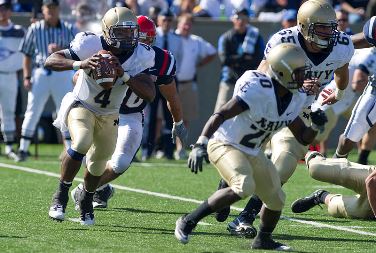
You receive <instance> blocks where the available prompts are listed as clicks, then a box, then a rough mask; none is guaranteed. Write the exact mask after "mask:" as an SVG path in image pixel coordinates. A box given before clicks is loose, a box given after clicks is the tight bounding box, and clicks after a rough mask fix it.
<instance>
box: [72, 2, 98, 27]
mask: <svg viewBox="0 0 376 253" xmlns="http://www.w3.org/2000/svg"><path fill="white" fill-rule="evenodd" d="M72 13H73V15H74V16H75V18H76V27H77V29H78V30H80V31H82V32H85V31H92V32H96V31H95V28H94V27H93V21H95V20H96V13H95V9H94V8H92V7H91V5H89V4H86V3H80V4H78V5H77V7H76V8H75V9H74V10H73V12H72ZM96 30H99V31H101V27H100V25H99V27H98V28H97V29H96Z"/></svg>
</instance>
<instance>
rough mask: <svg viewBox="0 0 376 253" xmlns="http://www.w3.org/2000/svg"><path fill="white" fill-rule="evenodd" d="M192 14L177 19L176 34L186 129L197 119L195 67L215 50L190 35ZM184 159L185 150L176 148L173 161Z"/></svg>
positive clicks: (212, 56)
mask: <svg viewBox="0 0 376 253" xmlns="http://www.w3.org/2000/svg"><path fill="white" fill-rule="evenodd" d="M193 21H194V19H193V16H192V14H183V15H181V16H180V17H179V18H178V26H177V29H176V33H177V34H179V35H180V36H181V37H182V42H183V43H182V45H183V46H182V48H181V51H182V52H183V60H182V63H181V66H180V69H178V73H177V78H178V85H179V86H178V91H179V96H180V99H181V104H182V109H183V120H184V123H185V126H186V128H189V124H190V123H191V122H192V121H193V120H195V119H197V118H198V114H199V100H198V96H199V94H198V87H197V82H196V80H197V67H202V66H204V65H206V64H208V63H209V62H211V61H212V60H214V58H215V56H216V53H217V52H216V49H215V48H214V47H213V46H212V45H211V44H210V43H209V42H207V41H206V40H204V39H203V38H201V37H199V36H197V35H193V34H191V31H192V26H193ZM183 158H186V154H185V149H184V147H182V146H181V145H178V146H177V152H176V156H175V159H183Z"/></svg>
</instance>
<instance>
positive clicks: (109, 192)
mask: <svg viewBox="0 0 376 253" xmlns="http://www.w3.org/2000/svg"><path fill="white" fill-rule="evenodd" d="M114 193H115V188H114V187H112V185H110V184H107V186H106V187H104V188H103V189H102V190H100V191H98V190H96V191H95V193H94V196H93V207H94V208H107V205H108V200H109V199H110V198H112V196H113V195H114Z"/></svg>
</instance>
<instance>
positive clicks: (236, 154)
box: [175, 43, 326, 250]
mask: <svg viewBox="0 0 376 253" xmlns="http://www.w3.org/2000/svg"><path fill="white" fill-rule="evenodd" d="M266 60H267V62H268V64H269V68H268V70H267V71H266V72H265V74H264V73H262V72H260V71H252V70H251V71H246V72H245V73H244V74H243V75H242V76H241V77H240V78H239V80H238V81H237V82H236V85H235V89H234V95H233V97H232V99H231V100H230V101H229V102H228V103H226V104H225V105H223V106H222V107H221V108H220V110H219V111H217V112H216V113H214V114H213V115H212V116H211V117H210V119H209V120H208V122H207V123H206V125H205V127H204V129H203V130H202V133H201V136H200V137H199V138H198V140H197V142H196V144H195V145H194V147H193V149H192V151H191V153H190V154H189V159H188V166H189V167H190V168H191V170H192V172H194V173H197V172H198V171H199V170H200V171H201V170H202V163H203V159H206V160H207V161H208V155H209V159H210V161H211V163H212V164H213V165H214V166H215V167H216V168H217V170H218V172H219V174H220V175H221V177H222V178H223V180H224V181H225V182H226V183H227V184H228V185H229V187H227V188H224V189H220V190H218V191H217V192H215V193H214V194H213V195H212V196H210V197H209V198H208V199H207V200H205V201H204V202H203V203H202V204H201V205H200V206H199V207H198V208H197V209H196V210H194V211H193V212H191V213H189V214H188V215H185V216H183V217H180V218H179V219H178V220H177V221H176V227H175V237H176V238H177V239H178V240H179V241H180V242H182V243H188V240H189V235H190V234H191V233H192V230H193V229H194V228H195V226H196V225H197V223H198V222H199V221H200V220H201V219H203V218H204V217H206V216H208V215H209V214H211V213H213V212H215V211H217V210H221V209H222V208H223V207H225V206H229V205H231V204H233V203H235V202H237V201H239V200H240V199H244V198H247V197H248V196H250V195H252V194H253V193H256V194H257V195H258V196H260V198H261V199H262V201H263V202H264V203H265V205H263V207H262V210H261V224H260V231H259V233H258V235H257V237H256V238H255V240H254V241H253V243H252V248H254V249H266V250H289V249H290V248H289V247H288V246H286V245H283V244H281V243H279V242H275V241H274V240H273V239H272V236H271V233H272V232H273V230H274V228H275V227H276V225H277V222H278V220H279V217H280V214H281V210H282V208H283V205H284V201H285V194H284V192H283V191H282V188H281V181H280V179H279V176H278V174H277V171H276V169H275V166H274V164H273V163H272V162H271V161H270V160H268V159H267V158H266V156H265V155H264V153H263V152H262V151H260V149H261V146H262V145H263V144H264V143H265V141H267V140H268V139H269V136H271V135H272V134H273V133H274V132H276V131H278V130H279V129H281V128H283V127H285V126H287V127H288V128H289V129H291V131H292V133H293V134H294V136H296V139H297V140H298V141H299V142H300V143H302V144H303V145H306V144H308V143H310V142H311V141H313V139H314V138H315V136H316V134H317V131H318V129H319V127H322V126H323V124H325V121H326V118H325V116H324V117H321V116H322V114H323V112H322V111H317V112H315V113H312V114H311V116H312V122H311V124H312V125H311V126H310V127H307V126H306V125H305V124H304V123H303V121H302V119H301V118H300V117H299V112H300V111H301V110H302V109H303V107H304V106H305V105H306V102H307V94H306V93H304V92H302V91H299V89H300V88H301V87H302V85H303V82H304V79H305V71H306V56H305V54H304V51H303V50H302V49H301V48H300V47H299V46H297V45H295V44H291V43H283V44H280V45H277V46H275V47H274V48H273V49H271V50H270V52H269V53H268V54H267V56H266ZM209 138H211V139H210V140H209Z"/></svg>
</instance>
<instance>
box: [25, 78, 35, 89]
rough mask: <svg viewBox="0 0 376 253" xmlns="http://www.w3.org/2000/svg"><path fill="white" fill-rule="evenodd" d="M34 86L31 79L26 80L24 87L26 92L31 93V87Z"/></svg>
mask: <svg viewBox="0 0 376 253" xmlns="http://www.w3.org/2000/svg"><path fill="white" fill-rule="evenodd" d="M32 86H33V84H32V82H31V80H30V79H25V80H24V87H25V90H26V91H31V87H32Z"/></svg>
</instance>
